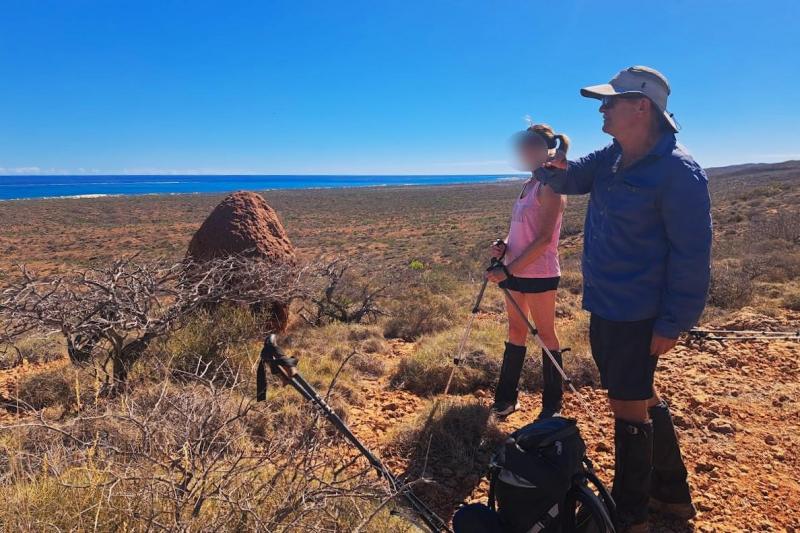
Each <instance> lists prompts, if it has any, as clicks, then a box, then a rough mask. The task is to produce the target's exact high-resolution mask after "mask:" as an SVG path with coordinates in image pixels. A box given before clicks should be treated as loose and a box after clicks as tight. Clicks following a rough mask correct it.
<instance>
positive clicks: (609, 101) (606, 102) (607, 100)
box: [600, 93, 645, 109]
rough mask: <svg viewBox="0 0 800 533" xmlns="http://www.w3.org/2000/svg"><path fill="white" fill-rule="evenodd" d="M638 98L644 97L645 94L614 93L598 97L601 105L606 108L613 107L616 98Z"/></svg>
mask: <svg viewBox="0 0 800 533" xmlns="http://www.w3.org/2000/svg"><path fill="white" fill-rule="evenodd" d="M638 98H645V96H643V95H641V94H635V93H634V94H614V95H611V96H604V97H603V98H601V99H600V102H602V103H601V105H600V106H601V107H605V108H606V109H611V108H612V107H614V104H615V103H617V101H618V100H635V99H638Z"/></svg>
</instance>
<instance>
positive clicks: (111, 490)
mask: <svg viewBox="0 0 800 533" xmlns="http://www.w3.org/2000/svg"><path fill="white" fill-rule="evenodd" d="M237 388H238V387H236V386H234V387H233V388H227V387H224V388H218V387H216V386H215V385H214V383H213V381H210V380H207V381H201V380H198V381H196V382H194V383H192V384H171V383H168V382H164V383H161V384H158V383H153V384H150V385H148V386H141V385H140V386H139V387H137V390H135V391H134V392H131V393H126V394H123V395H121V396H120V397H118V398H115V399H113V400H106V403H104V404H102V405H98V406H97V407H95V408H91V409H86V410H84V411H83V412H81V413H79V414H78V415H77V416H74V417H71V418H69V419H67V420H62V421H52V420H50V419H48V418H46V417H39V418H38V419H34V420H31V421H25V422H23V423H20V424H17V425H15V426H6V427H2V428H0V429H2V431H0V465H2V466H3V467H4V468H2V472H3V473H2V474H1V475H0V481H2V483H0V499H2V501H3V502H4V503H5V505H3V506H2V507H0V523H2V524H4V527H7V528H10V530H14V531H40V530H46V529H56V530H67V529H70V530H90V529H91V530H101V531H110V530H120V529H130V528H131V527H134V528H139V527H141V528H144V529H147V528H155V529H164V530H171V531H201V530H202V531H212V530H213V531H244V530H248V531H251V530H258V531H334V530H335V531H351V530H354V529H355V528H356V527H358V526H359V525H363V523H364V522H365V517H367V516H370V514H371V513H372V511H373V510H375V509H376V508H377V507H378V506H379V504H380V503H381V502H382V501H383V500H385V499H387V498H391V497H392V494H390V493H389V492H388V488H387V486H386V485H385V484H384V482H383V481H381V480H379V479H376V477H375V476H374V475H373V471H372V469H371V468H370V467H369V466H368V465H367V463H366V462H365V461H364V460H363V459H355V458H356V454H355V453H354V452H353V451H352V450H351V449H350V448H349V447H348V446H346V445H345V444H344V442H343V441H342V440H341V438H340V436H339V435H338V434H336V433H335V432H333V431H330V425H329V424H328V423H327V421H325V420H324V419H321V418H320V417H318V416H316V415H315V414H314V412H313V410H312V409H311V408H310V406H309V405H308V404H305V403H304V402H302V401H301V400H299V398H298V399H297V401H296V408H297V410H298V411H299V412H302V415H303V416H299V417H298V418H297V419H296V420H295V423H292V424H287V423H282V422H281V421H280V417H276V416H275V415H276V412H277V411H276V410H277V409H278V408H280V405H279V404H276V403H275V402H267V403H265V404H259V405H256V404H254V403H253V401H252V400H250V399H248V398H244V397H241V396H239V395H238V394H237V393H236V392H235V391H236V390H237ZM322 428H324V429H325V431H321V429H322ZM354 459H355V460H354ZM392 507H393V505H389V506H387V509H386V512H382V513H378V514H377V515H376V517H375V518H374V519H373V520H374V521H373V523H372V525H373V526H374V527H378V528H388V529H386V530H392V531H403V530H406V528H405V526H403V525H402V524H401V523H399V521H398V519H396V518H392V517H391V516H390V515H389V511H391V508H392Z"/></svg>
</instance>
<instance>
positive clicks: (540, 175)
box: [533, 167, 554, 183]
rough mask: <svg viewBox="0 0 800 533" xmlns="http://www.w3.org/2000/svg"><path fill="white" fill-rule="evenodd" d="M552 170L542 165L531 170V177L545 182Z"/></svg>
mask: <svg viewBox="0 0 800 533" xmlns="http://www.w3.org/2000/svg"><path fill="white" fill-rule="evenodd" d="M553 174H554V172H553V171H552V170H549V169H546V168H544V167H539V168H537V169H536V170H534V171H533V177H534V178H536V179H537V180H539V181H541V182H542V183H547V182H548V181H549V180H550V178H552V177H553Z"/></svg>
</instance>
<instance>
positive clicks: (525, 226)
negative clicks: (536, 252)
mask: <svg viewBox="0 0 800 533" xmlns="http://www.w3.org/2000/svg"><path fill="white" fill-rule="evenodd" d="M526 184H527V186H528V189H529V190H528V193H527V194H526V195H525V196H524V197H523V198H519V197H518V198H517V201H516V202H514V209H513V210H512V211H511V228H510V229H509V231H508V242H507V243H506V256H505V259H504V260H503V262H504V263H505V264H506V265H508V264H509V263H511V261H513V260H514V259H516V258H517V257H518V256H519V255H520V254H521V253H522V252H523V251H524V250H525V248H527V247H528V246H529V245H530V244H531V243H532V242H533V241H534V240H535V239H536V237H537V236H538V235H539V234H540V233H541V229H540V226H541V223H540V221H539V214H538V210H539V207H540V206H541V203H540V202H539V188H540V187H541V186H542V184H541V182H540V181H539V180H529V181H527V182H526ZM523 190H524V189H523ZM561 217H562V213H561V212H559V213H558V219H557V220H556V225H555V227H554V228H553V240H552V241H550V244H549V245H548V246H547V248H546V249H545V251H544V253H543V254H542V255H540V256H539V257H537V258H536V259H534V260H533V261H532V262H531V263H528V264H527V265H526V266H525V268H523V269H520V270H517V271H516V272H515V273H514V275H515V276H516V277H518V278H554V277H556V276H560V275H561V268H560V266H559V264H558V237H559V235H561Z"/></svg>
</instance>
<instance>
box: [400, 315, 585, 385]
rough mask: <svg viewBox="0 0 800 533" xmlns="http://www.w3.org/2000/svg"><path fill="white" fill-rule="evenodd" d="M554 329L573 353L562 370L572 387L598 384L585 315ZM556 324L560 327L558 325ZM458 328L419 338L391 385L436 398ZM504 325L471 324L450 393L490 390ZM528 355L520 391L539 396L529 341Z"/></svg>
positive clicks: (538, 359)
mask: <svg viewBox="0 0 800 533" xmlns="http://www.w3.org/2000/svg"><path fill="white" fill-rule="evenodd" d="M563 324H564V327H561V328H559V335H560V337H561V340H562V346H570V347H571V348H572V351H570V352H567V353H566V354H565V355H564V366H565V371H566V372H567V374H568V375H569V376H570V378H571V379H572V380H573V383H574V384H575V386H576V387H577V386H581V385H588V384H594V383H598V379H599V377H598V373H597V369H596V367H595V365H594V361H593V360H592V358H591V355H589V349H588V322H587V316H586V313H581V314H580V315H579V318H577V319H575V320H571V321H569V322H567V321H564V322H563ZM559 325H561V323H560V324H559ZM463 333H464V330H463V329H461V328H451V329H449V330H446V331H443V332H440V333H437V334H435V335H429V336H426V337H423V338H422V339H421V340H420V341H419V343H418V344H417V346H416V347H415V349H414V351H413V352H412V353H411V355H410V356H408V357H405V358H403V359H401V360H400V363H399V365H398V367H397V370H396V372H395V374H394V375H393V376H392V380H391V383H392V385H393V386H395V387H399V388H403V389H406V390H409V391H411V392H414V393H416V394H421V395H426V396H428V395H432V394H440V393H442V392H443V391H444V387H445V385H446V383H447V380H448V378H449V376H450V373H451V371H452V368H453V358H454V356H455V355H456V350H457V349H458V344H459V342H460V340H461V338H462V336H463ZM505 339H506V328H505V324H500V323H498V322H494V321H490V320H478V321H476V322H475V323H474V324H473V327H472V331H471V332H470V335H469V338H468V340H467V343H466V346H465V349H464V353H463V354H462V361H461V363H460V364H459V365H458V366H457V367H456V370H455V373H454V374H453V381H452V383H451V385H450V392H452V393H455V394H467V393H471V392H474V391H476V390H479V389H487V388H493V387H494V385H495V383H496V382H497V377H498V375H499V372H500V364H501V363H502V359H503V358H502V356H503V349H504V342H505ZM527 344H528V355H527V357H526V358H525V364H524V365H523V368H522V376H521V378H520V388H521V389H522V390H527V391H531V392H534V391H539V390H541V388H542V371H541V368H542V355H541V348H539V347H538V345H536V344H535V343H534V342H533V340H532V339H528V343H527Z"/></svg>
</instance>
